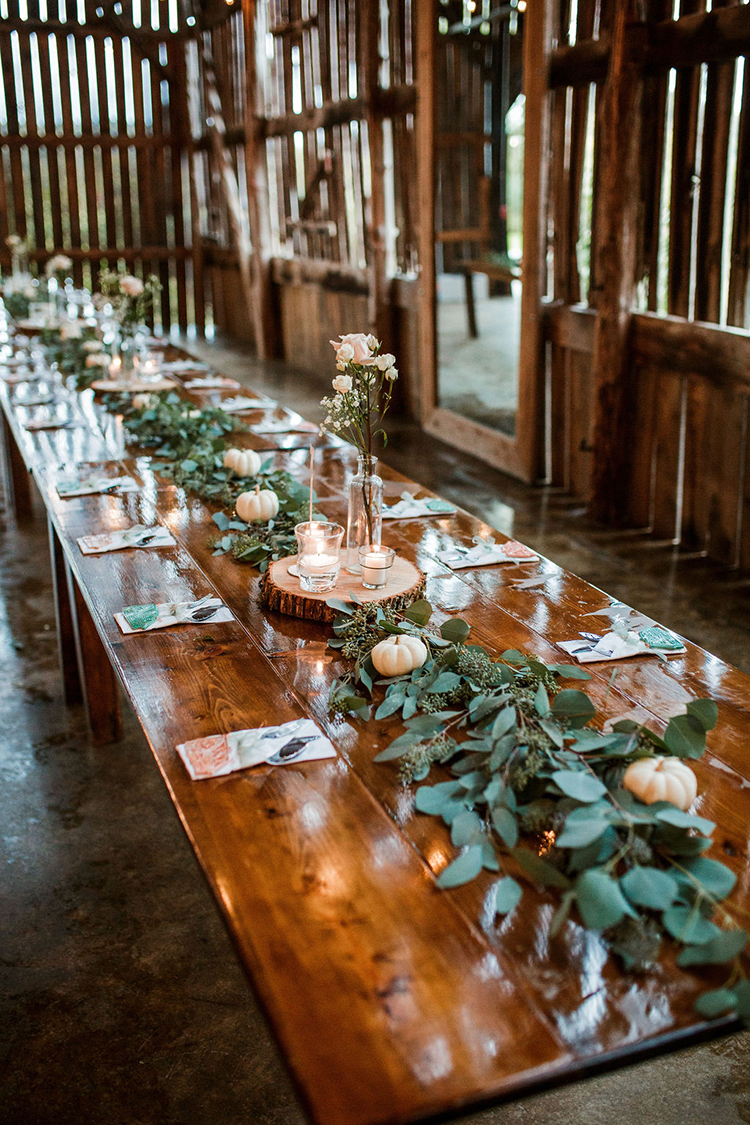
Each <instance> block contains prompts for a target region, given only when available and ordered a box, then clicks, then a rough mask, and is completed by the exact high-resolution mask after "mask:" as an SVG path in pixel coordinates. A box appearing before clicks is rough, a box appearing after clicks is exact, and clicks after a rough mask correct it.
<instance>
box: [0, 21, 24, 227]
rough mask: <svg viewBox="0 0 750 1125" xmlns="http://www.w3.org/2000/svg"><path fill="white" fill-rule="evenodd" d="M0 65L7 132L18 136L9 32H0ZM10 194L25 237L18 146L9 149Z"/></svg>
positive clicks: (21, 167)
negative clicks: (6, 116)
mask: <svg viewBox="0 0 750 1125" xmlns="http://www.w3.org/2000/svg"><path fill="white" fill-rule="evenodd" d="M0 66H1V67H2V81H3V92H4V95H5V106H6V110H7V114H8V133H9V135H10V136H12V137H13V136H16V137H17V136H20V126H19V120H18V102H17V98H16V89H15V82H14V77H13V53H12V48H11V38H10V32H6V31H3V32H0ZM10 173H11V178H10V194H11V197H12V208H11V207H9V208H8V213H9V214H10V213H11V212H12V214H13V219H14V226H15V233H16V234H18V235H20V236H21V237H22V238H25V237H26V208H25V206H24V191H23V165H22V162H21V150H20V148H16V147H13V148H11V149H10Z"/></svg>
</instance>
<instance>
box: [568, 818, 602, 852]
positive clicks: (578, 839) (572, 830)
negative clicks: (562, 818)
mask: <svg viewBox="0 0 750 1125" xmlns="http://www.w3.org/2000/svg"><path fill="white" fill-rule="evenodd" d="M608 828H609V824H608V822H607V821H606V820H602V818H601V817H599V816H592V817H591V818H590V819H589V820H577V821H575V822H574V823H573V824H571V823H570V818H568V820H567V821H566V822H565V827H564V829H563V831H562V832H561V833H560V835H559V836H558V837H557V839H556V840H555V844H556V845H557V847H558V848H582V847H585V846H586V845H587V844H592V843H593V842H594V840H599V839H601V837H602V836H603V835H604V833H605V832H606V831H607V829H608Z"/></svg>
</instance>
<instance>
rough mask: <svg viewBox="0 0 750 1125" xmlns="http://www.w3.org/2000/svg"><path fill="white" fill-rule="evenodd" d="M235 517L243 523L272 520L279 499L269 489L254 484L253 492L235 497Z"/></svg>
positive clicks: (277, 508) (277, 507) (276, 510)
mask: <svg viewBox="0 0 750 1125" xmlns="http://www.w3.org/2000/svg"><path fill="white" fill-rule="evenodd" d="M235 507H236V508H237V515H238V516H239V517H240V519H241V520H244V521H245V523H252V522H253V521H254V520H263V521H264V522H265V521H267V520H272V519H273V517H274V516H275V515H276V513H277V512H278V510H279V498H278V496H277V495H276V493H275V492H272V491H271V489H270V488H263V489H262V488H261V487H260V485H258V484H256V486H255V491H254V492H243V493H241V495H240V496H238V497H237V503H236V505H235Z"/></svg>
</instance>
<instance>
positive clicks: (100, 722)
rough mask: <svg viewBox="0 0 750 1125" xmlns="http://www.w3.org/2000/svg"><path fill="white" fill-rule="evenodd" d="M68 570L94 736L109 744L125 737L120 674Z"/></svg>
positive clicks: (76, 635)
mask: <svg viewBox="0 0 750 1125" xmlns="http://www.w3.org/2000/svg"><path fill="white" fill-rule="evenodd" d="M66 570H67V576H66V577H67V581H68V593H69V597H70V602H71V603H72V605H73V606H74V607H75V610H74V614H73V627H74V630H75V639H76V652H77V655H78V670H79V674H80V678H81V682H82V684H83V692H84V697H85V701H86V712H87V714H88V719H89V726H90V727H91V736H92V738H93V740H94V742H95V743H96V744H97V746H106V745H108V744H109V743H110V742H117V740H118V739H119V738H121V737H122V719H121V717H120V698H119V695H118V693H117V677H116V676H115V673H114V671H113V668H112V665H111V664H110V661H109V655H108V653H107V650H106V649H105V647H104V645H103V644H102V640H101V637H100V636H99V634H98V633H97V631H96V625H94V619H93V618H92V616H91V611H90V609H89V607H88V605H87V604H86V600H85V598H84V597H83V594H82V593H81V590H80V587H79V585H78V583H77V582H76V580H75V577H74V576H73V573H72V572H71V570H70V567H67V568H66Z"/></svg>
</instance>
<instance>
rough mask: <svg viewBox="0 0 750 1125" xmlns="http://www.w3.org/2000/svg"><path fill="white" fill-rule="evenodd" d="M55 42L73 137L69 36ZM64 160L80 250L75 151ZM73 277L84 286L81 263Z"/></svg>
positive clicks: (66, 124) (73, 233)
mask: <svg viewBox="0 0 750 1125" xmlns="http://www.w3.org/2000/svg"><path fill="white" fill-rule="evenodd" d="M55 40H56V43H57V64H58V67H59V74H60V101H61V105H62V127H63V135H64V136H68V137H70V136H72V135H73V113H72V106H71V93H70V70H69V66H68V43H67V36H65V35H64V34H59V35H56V36H55ZM64 160H65V179H66V185H67V193H68V199H67V203H68V214H69V218H70V245H71V248H73V249H80V248H81V212H80V199H79V194H78V173H77V170H76V153H75V149H73V148H69V147H67V146H66V147H65V149H64ZM73 277H74V279H75V283H76V285H81V284H82V282H83V266H82V263H81V262H79V261H76V262H75V263H74V265H73Z"/></svg>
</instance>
